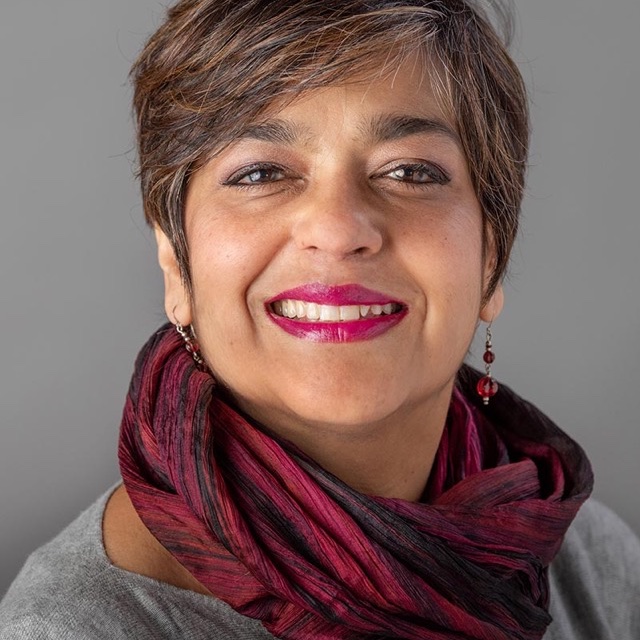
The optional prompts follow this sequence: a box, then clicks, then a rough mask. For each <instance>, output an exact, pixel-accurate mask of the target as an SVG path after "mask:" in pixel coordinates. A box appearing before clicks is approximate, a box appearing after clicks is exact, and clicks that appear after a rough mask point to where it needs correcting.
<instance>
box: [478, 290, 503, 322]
mask: <svg viewBox="0 0 640 640" xmlns="http://www.w3.org/2000/svg"><path fill="white" fill-rule="evenodd" d="M503 306H504V289H503V287H502V283H501V282H499V283H498V285H497V286H496V289H495V291H494V292H493V293H492V294H491V297H490V298H489V299H488V300H487V301H486V302H485V304H484V305H483V306H482V308H481V309H480V320H482V321H483V322H493V321H494V320H495V319H496V318H497V317H498V316H499V315H500V312H501V311H502V307H503Z"/></svg>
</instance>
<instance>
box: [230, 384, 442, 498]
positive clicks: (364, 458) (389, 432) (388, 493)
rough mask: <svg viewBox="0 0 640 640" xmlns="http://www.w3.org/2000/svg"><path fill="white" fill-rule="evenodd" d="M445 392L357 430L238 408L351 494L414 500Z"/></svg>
mask: <svg viewBox="0 0 640 640" xmlns="http://www.w3.org/2000/svg"><path fill="white" fill-rule="evenodd" d="M451 391H452V385H450V386H448V387H447V388H445V389H443V390H442V392H441V393H440V394H439V396H438V397H437V398H436V399H435V400H434V401H433V402H431V403H429V405H428V406H425V404H424V403H421V404H419V405H415V406H410V407H404V408H403V409H401V410H398V411H397V412H395V413H394V414H393V415H391V416H388V417H386V418H385V419H383V420H381V421H379V422H377V423H373V424H367V425H357V427H356V426H353V425H349V426H345V425H342V424H332V425H326V424H306V423H305V424H304V425H300V424H299V422H298V423H296V422H295V421H293V420H285V421H283V420H280V421H278V420H274V419H273V416H272V415H270V414H265V413H264V412H261V411H256V410H255V407H247V406H244V403H242V402H241V401H239V402H238V404H239V406H240V408H241V409H242V410H243V411H245V412H246V413H247V414H249V415H251V416H252V417H254V418H255V419H257V420H258V421H259V422H261V423H262V424H264V425H267V426H268V427H269V428H270V429H271V430H272V431H274V432H275V433H277V434H278V435H279V436H281V437H283V438H285V439H286V440H289V441H290V442H292V443H293V444H295V445H296V447H298V448H299V449H300V450H301V451H303V452H304V453H305V454H306V455H308V456H309V457H310V458H312V459H313V460H315V461H316V462H317V463H318V464H319V465H320V466H322V467H323V468H324V469H326V470H327V471H329V472H330V473H332V474H333V475H335V476H336V477H338V478H339V479H340V480H342V481H343V482H344V483H346V484H348V485H349V486H350V487H352V488H353V489H355V490H356V491H359V492H360V493H365V494H367V495H375V496H380V497H384V498H400V499H403V500H409V501H412V502H416V501H418V500H419V499H420V498H421V496H422V494H423V493H424V489H425V486H426V484H427V481H428V479H429V474H430V472H431V467H432V465H433V460H434V458H435V454H436V452H437V450H438V446H439V444H440V439H441V437H442V431H443V429H444V425H445V421H446V417H447V412H448V409H449V403H450V400H451ZM252 409H253V410H252Z"/></svg>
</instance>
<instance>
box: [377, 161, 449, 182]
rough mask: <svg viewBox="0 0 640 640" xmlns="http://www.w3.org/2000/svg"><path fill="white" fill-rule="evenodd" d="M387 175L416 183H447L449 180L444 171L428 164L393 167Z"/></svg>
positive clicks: (394, 178)
mask: <svg viewBox="0 0 640 640" xmlns="http://www.w3.org/2000/svg"><path fill="white" fill-rule="evenodd" d="M386 175H387V176H388V177H389V178H392V179H393V180H398V181H400V182H408V183H411V184H414V185H420V184H433V183H435V184H446V183H447V182H449V178H448V176H447V175H446V174H445V173H444V172H443V171H441V170H440V169H438V168H437V167H434V166H432V165H428V164H406V165H402V166H400V167H396V168H395V169H392V170H391V171H389V172H388V173H387V174H386Z"/></svg>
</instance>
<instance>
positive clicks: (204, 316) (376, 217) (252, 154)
mask: <svg viewBox="0 0 640 640" xmlns="http://www.w3.org/2000/svg"><path fill="white" fill-rule="evenodd" d="M428 77H429V74H428V72H427V70H426V69H425V67H424V65H423V64H422V63H421V62H420V61H419V60H418V59H417V58H409V59H407V60H405V62H404V63H403V64H402V65H401V66H400V67H399V68H398V69H397V70H394V72H393V73H386V74H381V76H380V77H379V78H377V79H375V80H373V81H371V80H368V81H366V82H363V81H359V80H358V79H354V81H352V82H349V83H345V84H342V85H339V86H332V87H328V88H325V89H322V90H314V91H312V92H308V93H306V94H303V95H302V96H301V97H300V98H298V99H297V100H296V101H294V102H293V103H290V104H288V105H286V106H279V105H274V106H273V107H272V108H271V109H270V110H269V111H268V113H266V114H265V118H266V119H268V120H269V121H270V122H272V123H273V122H274V121H277V123H278V125H279V126H280V130H282V128H284V130H286V132H287V140H279V141H276V140H264V139H256V138H252V137H246V138H241V139H239V140H237V141H235V142H234V143H233V144H232V145H231V146H229V147H227V148H226V149H224V150H223V151H222V152H221V153H220V154H218V155H216V156H215V157H214V158H213V159H211V160H210V161H209V162H208V163H207V164H206V165H205V166H204V167H202V168H201V169H200V170H199V171H197V172H196V173H195V174H194V175H193V177H192V179H191V181H190V185H189V189H188V193H187V199H186V209H185V230H186V235H187V241H188V245H189V251H190V266H191V274H192V295H189V293H188V291H187V289H186V287H185V285H184V283H183V282H182V280H181V278H180V272H179V269H178V265H177V262H176V259H175V255H174V252H173V249H172V247H171V243H170V241H169V239H168V238H167V237H166V236H165V235H164V234H163V233H162V232H161V231H160V230H157V231H156V238H157V241H158V257H159V262H160V266H161V268H162V270H163V272H164V280H165V309H166V312H167V315H168V317H169V318H170V320H171V321H173V322H176V321H179V322H180V323H181V324H183V325H187V324H193V326H194V328H195V330H196V333H197V335H198V340H199V342H200V345H201V348H202V353H203V355H204V357H205V359H206V361H207V363H208V364H209V366H210V368H211V370H212V371H213V372H214V373H215V375H216V377H217V378H218V380H220V381H221V382H223V383H224V384H225V385H226V386H227V387H228V388H229V389H230V390H231V393H232V395H233V398H234V399H235V402H236V403H237V404H238V406H239V407H240V408H241V409H242V410H243V411H245V412H246V413H248V414H249V415H251V416H253V417H254V418H256V419H257V420H259V421H260V422H262V423H264V424H266V425H267V426H269V427H270V428H271V429H272V430H273V431H275V432H277V433H279V434H280V435H282V436H283V437H285V438H287V439H289V440H291V441H293V442H294V443H295V444H296V445H297V446H298V447H300V448H301V449H302V450H303V451H305V452H306V453H307V454H308V455H310V456H311V457H312V458H314V459H315V460H316V461H318V462H319V463H320V464H321V465H322V466H324V467H325V468H327V469H328V470H329V471H331V472H332V473H334V474H335V475H337V476H338V477H339V478H341V479H342V480H343V481H345V482H346V483H348V484H350V485H351V486H352V487H354V488H356V489H358V490H360V491H362V492H366V493H370V494H375V495H381V496H386V497H395V498H404V499H407V500H417V499H419V497H420V495H421V493H422V491H423V489H424V486H425V484H426V482H427V479H428V477H429V472H430V470H431V465H432V462H433V458H434V455H435V452H436V450H437V446H438V443H439V440H440V437H441V434H442V429H443V426H444V423H445V419H446V414H447V410H448V406H449V402H450V399H451V392H452V388H453V384H454V381H455V376H456V372H457V370H458V369H459V367H460V365H461V363H462V361H463V359H464V357H465V355H466V353H467V351H468V348H469V345H470V343H471V340H472V338H473V334H474V332H475V330H476V327H477V325H478V322H479V320H484V321H487V322H489V321H491V320H493V319H495V318H496V317H497V315H498V314H499V313H500V311H501V309H502V304H503V292H502V288H501V287H498V288H497V289H496V291H495V292H494V293H493V295H492V296H491V297H489V298H488V300H485V301H484V303H483V299H484V297H485V296H484V294H485V292H486V286H487V283H488V281H489V277H490V275H491V271H492V268H493V253H492V251H491V246H490V242H489V246H484V245H483V225H482V215H481V210H480V205H479V203H478V201H477V198H476V196H475V192H474V189H473V185H472V182H471V178H470V175H469V171H468V168H467V163H466V159H465V156H464V154H463V152H462V149H461V147H460V144H459V142H458V140H457V138H456V134H455V126H454V124H453V123H452V122H451V118H450V117H449V116H448V114H446V113H444V112H443V110H442V108H441V107H440V105H439V104H438V101H437V100H436V98H435V96H434V93H433V91H432V90H431V88H430V84H429V81H428ZM397 116H403V117H406V118H421V119H423V120H429V121H431V122H435V123H437V125H438V126H437V127H435V128H434V127H431V128H426V129H425V128H424V127H423V128H420V127H418V129H419V130H415V127H414V128H412V129H408V128H407V127H404V128H403V127H399V128H398V127H396V128H395V129H394V130H393V131H387V132H386V133H387V134H388V135H387V136H386V137H385V139H380V137H379V136H377V135H375V133H376V131H375V130H372V126H371V123H372V122H374V121H377V122H379V121H381V120H384V119H385V118H387V119H388V118H389V117H397ZM257 164H258V167H256V165H257ZM315 282H319V283H323V284H328V285H340V284H348V283H355V284H360V285H362V286H365V287H368V288H370V289H374V290H377V291H381V292H384V293H386V294H388V295H389V296H390V298H392V299H394V300H399V301H401V302H402V303H403V304H404V305H405V306H406V308H407V309H408V313H407V315H406V317H405V318H404V319H403V320H402V321H401V322H400V323H399V324H398V325H397V326H395V327H393V328H392V329H391V330H390V331H388V332H387V333H385V334H383V335H381V336H379V337H377V338H375V339H373V340H367V341H361V342H351V343H339V344H326V343H318V342H312V341H308V340H303V339H300V338H298V337H294V336H291V335H289V334H288V333H286V332H284V331H283V330H282V329H280V328H279V327H277V326H276V325H275V324H274V323H273V322H272V321H271V320H270V319H269V317H268V314H267V312H266V310H265V301H266V300H269V299H271V298H273V297H274V296H276V295H277V294H279V293H280V292H282V291H285V290H288V289H291V288H293V287H296V286H300V285H303V284H308V283H315ZM122 494H124V495H122ZM112 503H113V504H114V505H116V506H114V507H113V508H114V510H115V511H114V513H115V514H116V516H117V517H118V518H119V520H115V519H114V520H112V519H111V517H112V516H110V510H109V509H110V508H111V504H112ZM116 507H117V508H116ZM134 515H135V512H134V511H133V509H132V507H131V505H130V503H129V502H128V498H127V497H126V493H124V492H123V491H120V492H117V493H116V495H115V496H114V499H113V500H112V501H111V503H110V505H109V508H108V509H107V514H106V516H105V544H106V545H107V552H108V553H109V554H110V557H112V561H114V562H115V563H116V564H118V563H119V564H120V565H121V566H124V568H131V567H132V564H131V563H132V561H133V560H132V559H135V558H136V552H135V549H136V546H137V545H139V544H142V543H144V544H145V545H146V546H145V548H147V549H149V548H150V547H151V548H153V545H152V543H151V542H150V541H149V540H148V536H150V534H149V533H148V531H146V530H145V528H144V525H142V523H139V524H140V527H137V528H136V529H135V530H136V531H137V534H136V535H135V536H134V537H133V538H131V536H129V537H128V538H127V536H126V535H124V537H123V530H127V527H126V526H123V524H122V523H123V522H124V521H134V520H133V519H134ZM135 517H137V516H135ZM114 518H115V516H114ZM114 522H115V523H119V524H115V525H113V526H112V523H114ZM128 529H129V530H133V528H132V527H129V528H128ZM136 539H138V542H136ZM110 541H112V542H113V544H109V543H110ZM156 544H157V543H156ZM127 549H128V550H129V551H128V552H127ZM157 551H158V553H161V552H160V550H157ZM152 555H153V554H152ZM154 557H155V556H154ZM156 559H157V560H158V562H159V563H160V565H161V566H162V567H164V574H163V575H164V578H163V579H165V580H166V581H169V582H173V583H174V584H179V586H185V588H192V589H195V590H201V588H198V585H195V587H194V585H193V583H191V584H187V583H185V582H184V580H188V578H186V577H185V576H184V575H182V574H179V569H178V568H176V567H173V569H171V567H172V565H171V561H172V559H171V558H170V557H169V558H168V559H167V558H164V557H163V556H157V558H156ZM136 562H137V564H136V565H135V568H134V569H132V570H137V571H138V572H139V573H145V572H144V571H141V570H140V569H141V567H140V562H139V561H136ZM173 562H175V561H173ZM127 563H129V565H128V566H127ZM167 563H169V564H167ZM147 564H149V563H148V562H147ZM151 565H153V563H151ZM178 567H179V565H178ZM143 568H144V567H143ZM180 568H181V567H180ZM156 569H157V567H156ZM172 571H174V572H178V574H176V575H173V574H172ZM167 572H168V573H169V578H173V579H172V580H171V579H169V580H167V575H166V574H167ZM148 573H149V572H148V571H147V574H148Z"/></svg>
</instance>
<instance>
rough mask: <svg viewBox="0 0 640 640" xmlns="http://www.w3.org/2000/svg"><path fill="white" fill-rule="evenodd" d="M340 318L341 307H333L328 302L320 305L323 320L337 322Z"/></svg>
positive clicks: (321, 319)
mask: <svg viewBox="0 0 640 640" xmlns="http://www.w3.org/2000/svg"><path fill="white" fill-rule="evenodd" d="M338 320H340V307H333V306H331V305H328V304H321V305H320V321H321V322H337V321H338Z"/></svg>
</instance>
